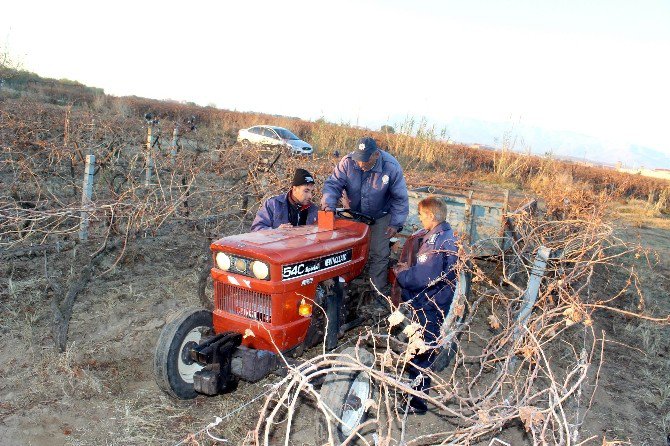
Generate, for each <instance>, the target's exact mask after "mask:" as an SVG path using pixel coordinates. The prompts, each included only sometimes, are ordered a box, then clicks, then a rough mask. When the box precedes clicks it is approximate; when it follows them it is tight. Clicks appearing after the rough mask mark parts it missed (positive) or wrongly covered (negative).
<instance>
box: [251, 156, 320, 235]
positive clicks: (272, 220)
mask: <svg viewBox="0 0 670 446" xmlns="http://www.w3.org/2000/svg"><path fill="white" fill-rule="evenodd" d="M315 192H316V185H315V184H314V177H313V176H312V174H311V173H309V172H307V171H306V170H305V169H296V170H295V174H294V175H293V182H292V183H291V189H289V190H288V192H287V193H285V194H282V195H277V196H276V197H272V198H269V199H268V200H267V201H266V202H265V203H264V204H263V205H262V206H261V207H260V208H259V209H258V212H257V213H256V218H254V222H253V223H252V224H251V230H252V231H260V230H261V229H275V228H290V227H292V226H303V225H313V224H316V219H317V214H318V212H319V209H318V208H317V206H316V205H314V203H312V198H313V197H314V193H315Z"/></svg>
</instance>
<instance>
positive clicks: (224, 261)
mask: <svg viewBox="0 0 670 446" xmlns="http://www.w3.org/2000/svg"><path fill="white" fill-rule="evenodd" d="M216 266H217V268H219V269H222V270H224V271H228V270H229V269H230V257H229V256H228V254H226V253H223V252H217V253H216Z"/></svg>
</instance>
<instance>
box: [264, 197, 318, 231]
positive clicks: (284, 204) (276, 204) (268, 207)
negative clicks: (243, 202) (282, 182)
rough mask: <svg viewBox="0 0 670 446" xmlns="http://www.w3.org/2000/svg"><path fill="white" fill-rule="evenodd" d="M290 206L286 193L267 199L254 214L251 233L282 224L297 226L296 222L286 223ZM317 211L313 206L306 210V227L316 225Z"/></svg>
mask: <svg viewBox="0 0 670 446" xmlns="http://www.w3.org/2000/svg"><path fill="white" fill-rule="evenodd" d="M289 206H291V204H290V203H289V201H288V193H286V194H283V195H277V196H276V197H272V198H268V199H267V200H266V201H265V203H263V205H261V207H260V208H258V212H256V218H254V222H253V223H252V224H251V230H252V231H260V230H261V229H275V228H278V227H279V225H281V224H283V223H291V224H292V225H293V226H297V222H289V221H288V207H289ZM318 212H319V209H318V208H317V207H316V206H315V205H313V204H312V205H310V207H309V209H308V210H307V223H306V224H308V225H314V224H316V219H317V215H318Z"/></svg>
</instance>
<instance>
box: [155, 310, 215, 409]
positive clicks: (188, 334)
mask: <svg viewBox="0 0 670 446" xmlns="http://www.w3.org/2000/svg"><path fill="white" fill-rule="evenodd" d="M212 327H213V325H212V313H211V312H210V311H209V310H205V309H203V308H186V309H184V310H183V311H181V312H179V313H178V314H177V315H175V317H174V318H173V319H172V320H170V321H169V322H168V323H167V324H166V325H165V327H163V330H162V331H161V334H160V336H159V337H158V343H157V344H156V352H155V354H154V375H155V378H156V384H158V387H160V388H161V389H162V390H163V391H164V392H166V393H167V394H169V395H171V396H173V397H175V398H179V399H182V400H185V399H191V398H195V397H196V395H197V394H198V393H197V392H196V391H195V389H194V387H193V375H194V374H195V372H197V371H199V370H202V366H201V365H200V364H198V363H197V362H195V361H193V359H191V357H190V354H189V352H190V350H191V348H192V347H195V346H196V345H198V343H199V342H200V339H202V338H203V337H206V336H209V335H211V334H213V328H212Z"/></svg>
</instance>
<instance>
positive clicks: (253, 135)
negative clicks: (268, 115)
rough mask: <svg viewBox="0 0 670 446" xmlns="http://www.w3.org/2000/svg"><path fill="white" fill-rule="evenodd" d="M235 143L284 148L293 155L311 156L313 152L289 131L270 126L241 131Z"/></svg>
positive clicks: (256, 126) (258, 126) (259, 126)
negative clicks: (289, 150)
mask: <svg viewBox="0 0 670 446" xmlns="http://www.w3.org/2000/svg"><path fill="white" fill-rule="evenodd" d="M237 141H239V142H241V143H243V144H244V143H252V144H263V145H272V146H286V147H288V148H289V149H291V153H293V154H295V155H311V154H312V152H313V149H312V146H311V145H309V144H308V143H306V142H305V141H303V140H302V139H300V138H298V137H297V136H295V135H294V134H293V133H291V131H289V130H286V129H285V128H283V127H274V126H271V125H255V126H253V127H249V128H248V129H242V130H240V131H239V133H238V134H237Z"/></svg>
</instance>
